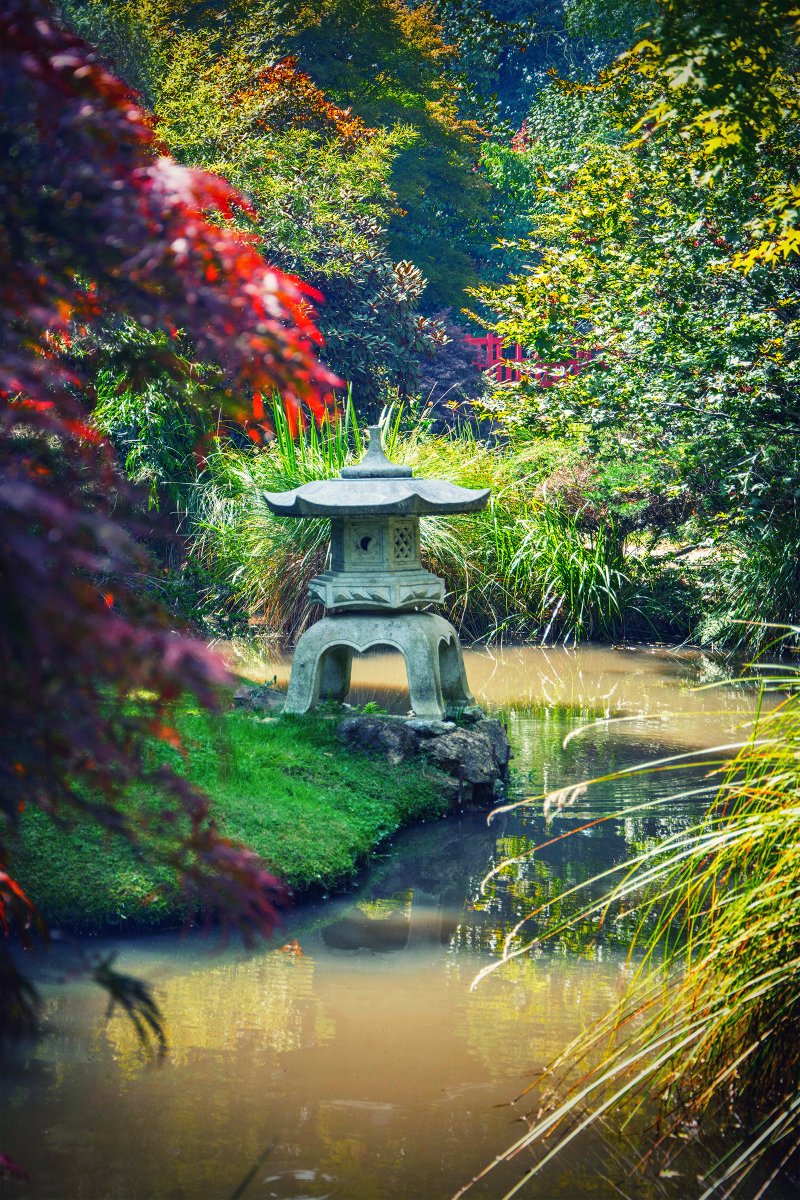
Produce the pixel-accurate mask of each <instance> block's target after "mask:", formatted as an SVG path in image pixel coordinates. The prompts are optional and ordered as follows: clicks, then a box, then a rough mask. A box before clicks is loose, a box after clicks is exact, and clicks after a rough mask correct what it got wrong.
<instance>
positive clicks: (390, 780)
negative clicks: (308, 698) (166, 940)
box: [14, 711, 445, 931]
mask: <svg viewBox="0 0 800 1200" xmlns="http://www.w3.org/2000/svg"><path fill="white" fill-rule="evenodd" d="M178 724H179V727H180V732H181V735H182V737H183V739H184V742H185V745H186V749H187V756H186V760H185V763H183V764H182V766H181V768H180V769H182V770H184V771H185V773H186V774H187V775H188V777H189V778H190V779H191V780H192V781H193V782H194V783H195V784H196V785H197V786H198V787H200V788H202V790H203V791H204V792H205V793H206V794H207V795H209V796H210V797H211V799H212V801H213V807H212V811H213V815H214V817H215V819H216V821H217V823H218V825H219V826H220V828H221V829H222V831H223V832H224V833H225V834H226V835H227V836H229V837H232V838H236V839H239V840H241V841H243V842H245V843H246V844H247V845H248V846H250V847H251V848H252V849H253V850H255V851H256V852H257V853H258V854H260V855H261V857H262V858H263V859H264V861H265V862H266V863H267V865H268V866H269V867H270V869H271V870H272V871H273V872H274V873H275V874H276V875H278V876H279V877H280V878H281V879H283V880H284V881H285V882H286V883H287V884H288V885H289V886H290V887H291V888H292V889H293V891H294V892H295V894H296V895H297V894H303V893H309V892H314V891H323V890H326V889H329V888H333V887H335V886H337V885H340V884H343V883H345V882H347V881H348V880H349V879H350V878H351V877H352V876H353V874H354V872H355V871H356V870H357V869H358V867H359V866H360V865H361V864H363V863H364V862H365V861H366V860H367V859H368V858H369V856H370V854H371V853H372V852H373V850H374V849H375V847H376V846H377V845H378V844H379V843H380V842H381V841H382V840H383V839H384V838H386V837H388V836H389V835H390V834H392V833H394V832H395V831H396V830H397V829H399V828H400V827H401V826H402V825H405V824H407V823H409V822H411V821H416V820H424V819H429V818H436V817H439V816H441V815H442V814H443V811H444V807H445V806H444V803H443V801H442V799H441V796H440V794H439V791H438V788H437V786H436V779H435V776H433V774H432V773H431V772H430V769H428V771H427V773H426V771H425V769H424V768H423V767H422V766H419V765H414V766H412V765H408V764H401V765H399V766H390V765H389V764H388V763H387V762H385V761H383V760H376V759H371V758H367V757H365V756H362V755H358V754H354V753H351V752H350V751H347V752H346V751H344V750H343V748H342V746H341V744H340V743H339V742H338V740H337V738H336V735H335V729H334V724H333V722H331V721H325V720H322V719H320V720H313V721H312V720H308V719H303V720H293V719H292V718H282V719H279V720H275V721H268V722H264V721H263V720H259V719H258V717H257V716H254V715H253V714H250V713H238V712H232V713H228V714H226V715H225V716H224V717H221V718H216V719H215V718H211V717H209V716H208V715H207V714H206V713H202V712H196V711H189V712H186V713H183V714H182V715H181V717H180V719H179V722H178ZM168 753H172V752H168ZM175 757H176V760H177V758H178V756H177V755H176V756H175ZM160 803H161V801H160V800H159V799H158V797H153V796H146V795H142V794H139V795H133V796H132V797H131V806H132V807H134V806H137V805H144V806H147V807H157V806H158V805H159V804H160ZM14 862H15V866H16V867H17V873H18V878H19V880H20V882H21V883H22V884H23V886H24V887H25V888H26V890H27V891H28V894H29V895H30V897H31V899H32V900H33V901H34V903H35V904H36V905H37V907H38V908H39V909H40V911H41V912H42V913H43V915H44V916H45V917H46V918H47V919H48V921H49V922H50V923H51V924H52V925H54V926H56V927H62V928H71V929H79V930H82V931H99V930H102V929H119V928H122V927H125V928H128V929H131V930H133V929H155V928H160V927H166V926H169V925H175V924H178V923H180V922H181V921H182V920H183V919H185V915H186V914H185V907H184V903H183V897H182V895H181V892H180V888H179V887H178V885H177V882H176V880H175V879H174V878H172V877H170V873H169V872H168V871H166V870H165V869H164V868H163V867H162V868H159V867H156V866H154V865H152V864H151V863H149V862H147V861H146V860H144V859H143V858H142V857H141V856H137V854H136V853H135V852H134V850H133V849H132V848H131V846H130V845H129V844H128V843H127V842H126V841H125V840H124V839H123V838H121V837H119V836H118V835H112V834H108V833H106V832H104V831H103V830H101V829H99V828H98V827H97V825H96V824H95V823H93V822H91V821H89V820H82V821H80V822H79V823H78V824H76V825H75V826H74V827H72V828H71V829H70V830H69V831H68V832H64V831H63V830H61V829H59V828H58V827H57V826H56V825H55V824H54V822H53V821H52V820H51V819H50V818H49V817H48V816H46V815H45V814H43V813H41V812H39V811H38V810H37V811H31V812H28V813H25V814H23V821H22V826H21V831H20V838H19V844H18V848H17V850H16V852H15V853H14Z"/></svg>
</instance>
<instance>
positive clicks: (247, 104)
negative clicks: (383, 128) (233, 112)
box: [231, 57, 374, 150]
mask: <svg viewBox="0 0 800 1200" xmlns="http://www.w3.org/2000/svg"><path fill="white" fill-rule="evenodd" d="M231 103H232V104H233V105H234V106H236V107H241V108H244V109H246V110H248V111H249V112H250V115H251V120H252V121H253V122H254V124H255V125H256V126H259V127H261V128H263V129H268V130H274V131H278V132H280V131H282V130H285V129H291V128H294V129H297V128H300V129H310V130H312V131H313V132H314V133H319V134H322V135H323V136H325V137H333V138H336V139H338V141H339V142H340V143H341V144H342V148H343V149H345V150H347V149H353V148H354V147H355V146H356V145H358V143H359V142H362V141H364V140H365V139H366V138H368V137H369V136H370V135H371V134H372V133H373V132H374V131H373V130H371V129H369V128H368V127H367V126H366V125H365V124H364V122H363V121H362V120H361V118H360V117H357V116H355V115H354V114H353V113H352V112H351V110H350V109H349V108H339V107H338V106H337V105H335V104H333V103H332V102H331V101H330V100H328V99H327V98H326V96H325V93H324V92H322V91H320V89H319V88H318V87H317V86H316V84H315V83H314V81H313V79H311V77H310V76H309V75H306V73H305V71H300V70H298V67H297V59H296V58H292V57H287V58H282V59H281V60H280V62H277V63H275V64H274V65H273V66H271V67H266V68H265V69H264V70H263V71H260V72H259V74H258V77H257V79H256V81H255V83H254V84H253V85H251V86H250V87H247V88H242V89H241V90H240V91H238V92H236V93H235V94H234V95H233V96H232V97H231Z"/></svg>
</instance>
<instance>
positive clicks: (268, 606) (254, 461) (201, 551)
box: [188, 399, 643, 642]
mask: <svg viewBox="0 0 800 1200" xmlns="http://www.w3.org/2000/svg"><path fill="white" fill-rule="evenodd" d="M273 424H274V429H275V437H274V440H273V441H271V442H270V443H269V444H268V445H266V446H263V447H258V448H256V449H247V450H240V449H236V448H234V447H231V446H230V445H228V446H224V445H220V446H219V447H218V449H217V451H216V452H215V453H214V454H213V455H212V456H211V457H210V458H209V459H208V463H207V467H206V470H205V473H204V474H203V475H202V476H201V478H200V479H199V481H198V483H197V485H196V486H195V487H194V489H193V492H192V498H191V500H190V506H189V518H188V525H189V530H190V534H191V537H192V539H193V550H194V552H195V553H196V554H197V555H198V556H199V557H200V559H201V560H202V561H203V563H204V564H205V567H206V569H207V570H208V571H209V573H210V575H211V577H212V578H213V579H215V580H216V581H217V582H218V583H221V584H223V585H224V587H225V588H226V590H227V591H228V592H229V594H230V595H231V597H232V603H233V604H234V605H236V606H237V607H239V608H241V609H244V610H245V611H246V612H247V613H248V614H249V615H250V616H251V617H252V618H255V620H256V622H257V623H258V625H259V626H260V627H261V629H262V631H263V632H264V633H265V634H266V635H267V637H269V638H270V639H272V640H275V641H285V640H289V641H291V640H293V639H294V638H296V637H297V636H298V635H299V634H300V633H301V632H302V630H303V628H304V627H305V625H306V624H308V622H309V620H311V619H312V618H313V617H314V615H315V612H314V610H313V609H312V608H311V606H310V605H309V602H308V600H307V598H306V592H307V589H308V584H309V581H310V580H311V578H312V577H313V576H314V575H316V574H319V573H320V572H321V571H323V570H324V568H325V559H326V553H327V543H328V522H327V521H324V520H313V519H311V520H306V521H293V520H291V519H284V518H280V517H276V516H274V515H273V514H272V513H271V512H270V511H269V510H268V508H267V505H266V504H265V502H264V501H263V500H262V498H261V493H262V492H264V491H272V492H281V491H288V490H290V489H292V488H295V487H297V486H299V485H300V484H302V483H306V482H308V481H309V480H313V479H326V478H331V477H332V476H336V475H338V474H339V472H340V470H341V468H342V467H343V466H344V465H345V464H346V463H348V462H352V461H356V460H357V459H358V458H359V457H360V456H361V453H362V450H363V441H364V439H363V436H362V433H361V431H360V429H359V424H358V419H357V417H356V413H355V410H354V407H353V404H352V400H350V399H348V401H347V403H346V404H345V406H344V411H343V413H342V415H341V416H340V418H339V419H338V420H335V421H334V420H326V421H325V422H324V423H323V425H322V427H321V428H318V427H317V426H316V425H314V424H313V423H309V424H308V425H307V426H306V427H305V428H300V429H298V428H296V427H295V428H292V427H291V426H290V424H289V423H288V422H287V420H286V417H285V415H284V413H283V409H282V408H281V407H280V405H279V404H277V405H276V406H275V408H274V411H273ZM383 428H384V433H383V437H384V444H385V446H386V449H387V452H388V454H389V457H390V458H392V459H393V460H394V461H397V462H402V463H406V464H408V465H410V466H412V467H413V468H414V470H415V473H416V474H417V475H419V476H423V477H426V478H431V479H445V480H448V481H449V482H451V483H456V484H459V485H461V486H462V487H471V488H481V487H489V488H491V493H492V494H491V498H490V501H489V504H488V506H487V508H486V509H485V510H484V511H483V512H481V513H480V514H475V515H470V516H453V517H448V518H442V517H437V518H436V519H426V518H425V517H423V518H422V520H421V522H420V536H421V543H422V556H423V559H424V561H425V563H426V566H428V568H429V569H430V570H431V571H433V572H434V573H435V574H437V575H440V576H442V577H443V578H444V580H445V585H446V588H447V593H448V594H447V600H446V603H445V608H446V611H447V615H448V617H449V618H450V620H452V621H453V622H454V623H455V624H456V625H457V627H459V629H460V630H461V632H462V634H463V635H464V636H466V637H471V638H492V637H497V636H500V635H503V634H511V635H515V636H538V637H541V638H542V639H543V640H548V641H559V640H561V641H573V642H574V641H579V640H580V639H581V638H585V637H589V636H595V637H611V636H615V635H617V634H620V633H623V632H624V631H625V629H626V627H629V626H630V623H631V621H632V620H633V621H634V622H638V623H639V624H643V622H642V619H641V614H640V613H639V610H638V604H637V599H636V597H637V587H636V585H635V583H634V582H633V576H632V573H631V567H630V564H629V563H628V562H627V560H626V558H625V544H624V539H623V538H622V537H621V536H618V534H617V532H616V530H615V529H614V527H613V524H609V525H608V527H603V528H599V529H593V530H589V529H584V528H583V527H582V522H581V515H580V513H577V514H576V513H572V512H570V511H569V510H568V509H567V507H566V506H564V505H562V504H560V503H559V502H555V503H553V502H548V500H547V499H546V496H545V495H544V489H543V486H542V485H543V483H544V481H545V480H546V479H547V478H548V476H550V475H551V474H552V472H553V471H554V470H556V469H557V468H558V466H559V465H560V463H562V462H563V461H564V459H565V457H566V456H568V455H569V453H570V451H569V450H568V449H567V448H566V447H564V446H563V444H561V443H557V442H548V441H543V442H541V443H534V444H533V445H528V446H524V447H522V448H520V449H516V450H515V449H513V448H510V447H497V446H490V445H487V444H486V443H485V442H483V441H480V440H479V439H477V438H476V437H475V436H474V434H472V433H471V432H470V431H469V429H460V430H458V431H457V432H454V433H452V434H449V435H447V436H435V435H433V434H431V433H430V432H429V430H428V429H427V428H426V425H425V423H424V421H416V420H413V419H412V420H409V418H408V417H407V416H406V414H404V413H403V412H402V411H401V410H399V409H397V410H390V411H389V413H388V414H387V415H386V419H385V421H384V427H383ZM634 565H635V566H636V568H637V571H639V573H640V574H641V571H640V570H639V568H638V564H634Z"/></svg>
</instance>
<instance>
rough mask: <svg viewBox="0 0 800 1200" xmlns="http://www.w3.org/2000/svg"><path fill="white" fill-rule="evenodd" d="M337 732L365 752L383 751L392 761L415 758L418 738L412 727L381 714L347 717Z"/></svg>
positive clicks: (384, 755)
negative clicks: (379, 715) (383, 716)
mask: <svg viewBox="0 0 800 1200" xmlns="http://www.w3.org/2000/svg"><path fill="white" fill-rule="evenodd" d="M336 733H337V736H338V737H340V738H341V739H342V741H343V742H345V743H346V744H347V745H348V746H350V748H351V749H353V750H360V751H361V753H362V754H380V755H381V756H382V757H385V758H387V759H388V760H389V762H390V763H394V764H397V763H400V762H403V761H404V760H405V759H407V758H413V756H414V755H415V754H416V753H417V748H418V742H417V739H416V737H415V736H414V734H413V733H412V731H411V730H410V729H407V728H406V726H405V725H403V724H398V723H397V722H394V721H383V720H382V719H381V718H380V717H346V718H345V719H344V721H340V722H339V724H338V725H337V727H336Z"/></svg>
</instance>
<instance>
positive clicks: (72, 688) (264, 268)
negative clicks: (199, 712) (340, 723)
mask: <svg viewBox="0 0 800 1200" xmlns="http://www.w3.org/2000/svg"><path fill="white" fill-rule="evenodd" d="M0 113H2V116H0V209H2V212H3V223H2V226H1V227H0V260H2V271H0V350H1V351H2V355H1V356H0V361H2V367H0V525H2V529H3V537H2V541H0V626H1V627H0V677H1V678H2V681H3V682H2V688H3V719H2V722H1V723H0V818H2V819H3V820H4V821H5V823H6V825H7V826H9V825H12V824H13V823H14V822H15V821H16V819H17V816H18V813H19V811H20V810H21V808H22V807H24V805H25V804H34V805H38V806H39V807H40V808H43V809H45V810H46V811H49V812H52V813H58V814H59V815H61V816H65V815H68V814H69V812H70V810H73V811H74V810H75V809H76V808H79V809H82V810H86V811H89V812H90V813H91V814H92V815H93V816H94V817H95V818H96V819H97V820H99V821H101V822H103V823H104V824H105V825H106V826H107V827H109V828H111V829H115V830H118V831H121V832H122V833H124V834H126V835H127V836H129V837H130V838H131V839H133V840H137V839H138V840H140V841H141V840H142V839H145V840H148V839H149V840H150V843H151V844H152V845H156V844H157V829H158V827H159V820H160V822H161V827H163V826H164V824H165V823H168V822H169V820H170V818H169V815H168V813H167V811H166V809H165V812H164V813H162V814H158V815H157V817H154V818H153V827H152V828H148V827H146V825H145V824H144V818H143V817H139V818H138V819H137V821H136V822H135V823H132V822H131V821H130V820H129V819H128V817H127V816H126V815H125V812H124V811H123V808H122V807H121V805H120V803H119V798H120V795H121V794H122V791H123V790H124V789H125V787H126V786H127V785H129V784H130V783H131V781H132V780H134V779H136V780H140V781H141V780H144V781H145V782H149V783H150V784H151V785H152V787H153V788H154V789H159V790H161V791H162V792H163V793H164V794H165V795H169V796H171V798H172V799H171V800H170V801H165V803H167V804H171V805H172V808H173V809H174V807H175V805H176V804H177V805H178V807H179V809H180V811H182V812H184V813H186V814H188V816H189V818H190V822H189V824H190V830H191V832H190V834H189V835H188V836H185V837H182V838H180V837H177V835H176V837H175V839H174V840H173V842H172V843H171V844H170V845H171V848H170V849H169V850H168V851H164V856H166V857H167V859H168V861H170V862H171V863H172V865H173V866H175V868H176V869H177V870H178V871H179V872H180V873H181V874H182V875H183V877H184V879H186V880H187V881H188V882H189V883H190V884H191V885H192V886H193V887H196V888H197V889H199V890H200V891H201V892H202V894H203V897H204V902H205V908H206V911H213V910H217V911H219V912H220V913H221V914H222V915H223V916H225V917H226V918H227V919H229V920H231V921H235V920H238V921H239V922H240V923H241V924H242V925H243V927H244V928H245V929H246V930H248V931H252V930H260V931H264V930H268V929H270V928H271V927H272V925H273V924H274V920H275V908H274V903H275V900H276V897H277V895H278V885H277V884H276V883H275V881H274V880H273V879H271V877H270V876H269V875H267V873H266V872H265V870H264V868H263V866H262V865H261V863H260V862H259V861H258V859H257V858H256V857H255V856H254V855H252V854H251V853H250V852H249V851H247V850H245V849H244V848H243V847H238V846H235V845H233V844H231V843H230V842H229V841H227V840H226V839H224V838H222V837H221V836H220V835H219V833H218V832H217V831H216V829H215V826H214V824H213V822H212V821H211V820H210V817H209V813H208V806H207V802H206V800H205V798H204V797H202V796H200V795H198V794H197V793H196V792H195V791H194V789H192V787H191V786H190V785H189V784H187V782H186V781H185V780H183V779H181V778H180V777H179V776H177V775H175V774H174V773H171V772H169V771H167V770H165V769H155V768H153V767H152V766H150V765H148V760H147V757H146V753H145V747H146V740H147V737H148V735H149V734H150V733H151V732H152V730H153V729H154V728H158V729H159V730H160V731H162V732H161V736H162V737H164V738H166V740H167V741H172V742H174V741H175V735H174V731H173V730H172V729H171V726H170V725H169V723H168V719H167V714H168V709H169V706H170V704H171V703H172V702H173V701H174V700H175V699H176V698H178V697H179V696H180V695H181V694H182V693H184V692H187V691H188V692H191V693H193V694H194V695H195V696H196V697H198V698H199V700H200V701H201V703H203V704H205V705H208V706H214V705H215V704H216V703H217V702H218V690H219V686H220V684H222V683H224V682H225V681H226V673H225V670H224V668H223V666H222V664H221V662H220V661H219V660H217V659H216V658H214V657H213V656H212V655H211V654H209V653H208V651H207V650H206V648H205V647H204V646H203V645H202V644H201V643H199V642H197V641H193V640H192V639H190V638H188V637H187V636H184V635H183V634H181V633H179V632H175V630H174V628H173V624H174V623H173V622H172V621H171V620H170V619H168V618H167V616H166V615H165V614H164V613H162V612H161V611H160V610H159V609H158V607H157V606H156V605H155V604H154V603H152V602H151V601H149V600H147V599H146V597H144V596H143V595H142V591H141V588H140V587H137V572H140V571H141V570H142V568H143V567H145V566H146V560H145V556H144V553H143V551H142V549H141V539H140V538H139V537H138V535H139V533H140V532H141V531H140V527H139V520H140V517H139V511H140V510H139V508H138V506H137V497H136V496H135V495H134V494H133V492H132V491H131V489H130V488H129V487H128V486H127V484H126V483H125V482H124V481H123V480H122V479H121V477H120V475H119V473H118V471H117V469H116V467H115V462H114V457H113V455H112V453H111V451H110V448H109V447H108V446H107V445H106V444H105V443H104V442H103V441H102V439H99V438H98V437H97V435H96V433H95V432H94V431H93V430H92V428H91V425H90V424H89V422H88V408H89V404H88V401H87V399H86V397H85V395H84V391H85V383H84V381H83V380H82V379H81V378H80V375H79V374H78V373H76V371H75V368H74V365H70V363H69V361H68V360H67V358H66V354H67V353H68V351H69V346H70V341H71V331H72V329H73V328H74V327H75V326H76V325H77V326H78V327H79V328H80V330H81V333H83V332H84V331H85V330H86V329H91V328H92V326H93V325H95V323H97V322H99V321H100V319H101V318H102V319H103V320H104V321H106V322H107V321H108V320H109V319H114V318H121V317H130V318H132V319H134V320H135V321H137V322H138V323H139V324H141V325H143V326H145V327H147V328H149V329H153V330H156V329H160V330H166V331H168V332H171V333H174V332H175V330H176V328H181V329H182V330H183V331H184V332H185V334H186V336H187V337H188V338H190V339H191V341H192V343H193V346H194V348H195V350H196V352H197V355H198V357H200V358H203V359H206V360H210V361H211V362H213V363H216V364H218V366H219V367H220V368H221V369H222V370H223V372H224V374H225V377H226V380H227V383H228V384H229V386H230V388H231V389H232V391H235V390H238V391H239V393H240V395H241V394H244V395H249V394H250V392H251V390H256V391H258V392H267V393H269V392H271V391H272V390H273V389H274V388H277V389H279V390H280V391H281V393H282V394H283V396H284V397H285V398H286V400H287V402H288V403H290V404H298V403H299V401H301V400H305V401H306V402H308V403H310V404H312V405H314V406H319V405H320V404H321V403H322V400H321V396H322V394H323V393H324V392H325V391H327V389H328V388H329V387H330V386H331V384H332V383H335V382H336V381H335V380H334V379H333V377H332V376H331V375H330V373H329V372H328V371H327V369H326V368H325V367H323V366H322V365H321V364H320V363H318V362H317V360H316V358H315V356H314V345H315V344H316V343H318V342H319V336H318V334H317V331H316V329H315V326H314V324H313V320H312V313H311V310H310V308H309V301H310V300H311V299H312V298H313V294H312V293H311V291H310V290H309V289H308V288H306V287H304V285H303V284H301V283H299V282H298V281H297V280H295V279H292V278H290V277H288V276H286V275H284V274H282V273H281V272H280V271H277V270H275V269H273V268H272V267H270V266H268V265H267V264H266V263H265V262H264V261H263V259H262V258H260V257H259V255H258V254H257V252H256V251H255V250H254V249H253V247H252V245H250V244H249V243H248V242H247V241H246V240H243V239H242V238H240V237H239V236H238V235H237V234H236V232H235V231H234V230H233V229H232V228H230V227H229V226H227V225H226V224H225V222H226V220H227V219H228V218H229V217H230V216H231V214H232V213H233V211H234V210H235V209H237V208H239V209H244V210H247V207H248V204H247V201H246V200H245V199H244V198H243V197H242V196H240V195H239V194H237V193H236V192H235V191H234V190H233V189H232V188H231V187H230V186H229V185H228V184H227V183H226V182H225V181H224V180H222V179H218V178H216V177H214V176H212V175H209V174H206V173H203V172H200V171H193V170H189V169H187V168H185V167H181V166H179V165H178V164H176V163H175V162H173V161H172V160H171V159H169V158H167V157H164V156H163V155H161V154H159V148H158V146H157V145H156V142H155V138H154V134H153V130H152V127H151V122H150V120H149V119H148V117H147V115H146V114H145V113H143V112H142V111H141V110H140V109H139V108H138V107H137V105H136V103H135V102H134V98H133V96H132V95H131V93H130V92H129V91H128V89H127V88H126V87H125V86H124V85H123V84H122V83H121V82H120V81H119V80H117V79H115V78H114V77H113V76H112V75H110V74H109V73H108V72H107V71H106V70H105V69H104V68H103V67H102V66H100V65H99V64H98V62H97V61H95V59H94V58H93V56H92V53H91V51H90V50H89V48H88V47H87V46H86V45H84V44H83V43H82V42H80V41H79V40H78V39H76V38H75V37H74V36H72V35H71V34H70V33H68V32H66V31H65V30H64V29H62V28H61V27H60V26H59V24H58V23H57V21H56V19H55V18H54V17H53V15H52V13H51V11H50V10H49V8H48V7H47V6H46V4H44V3H43V2H42V0H5V3H4V5H3V6H2V11H0ZM161 365H163V364H161ZM112 581H113V582H112ZM154 723H155V724H154ZM176 827H177V826H176V824H175V822H174V820H173V823H172V828H176ZM9 888H11V891H9V890H8V889H9ZM6 895H7V896H11V895H16V893H15V892H14V890H13V886H12V885H11V884H7V886H6ZM17 898H18V897H17ZM9 980H10V981H11V982H10V983H9ZM0 982H2V983H3V985H7V986H3V987H0V992H9V994H10V993H11V992H13V990H14V987H17V994H16V999H15V998H14V997H13V996H12V1000H11V1002H12V1003H15V1002H16V1001H18V1000H19V983H18V977H17V982H16V983H15V976H14V971H13V969H12V967H11V965H10V960H8V958H7V956H6V957H5V958H4V952H3V950H2V947H0ZM6 998H7V997H6Z"/></svg>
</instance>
